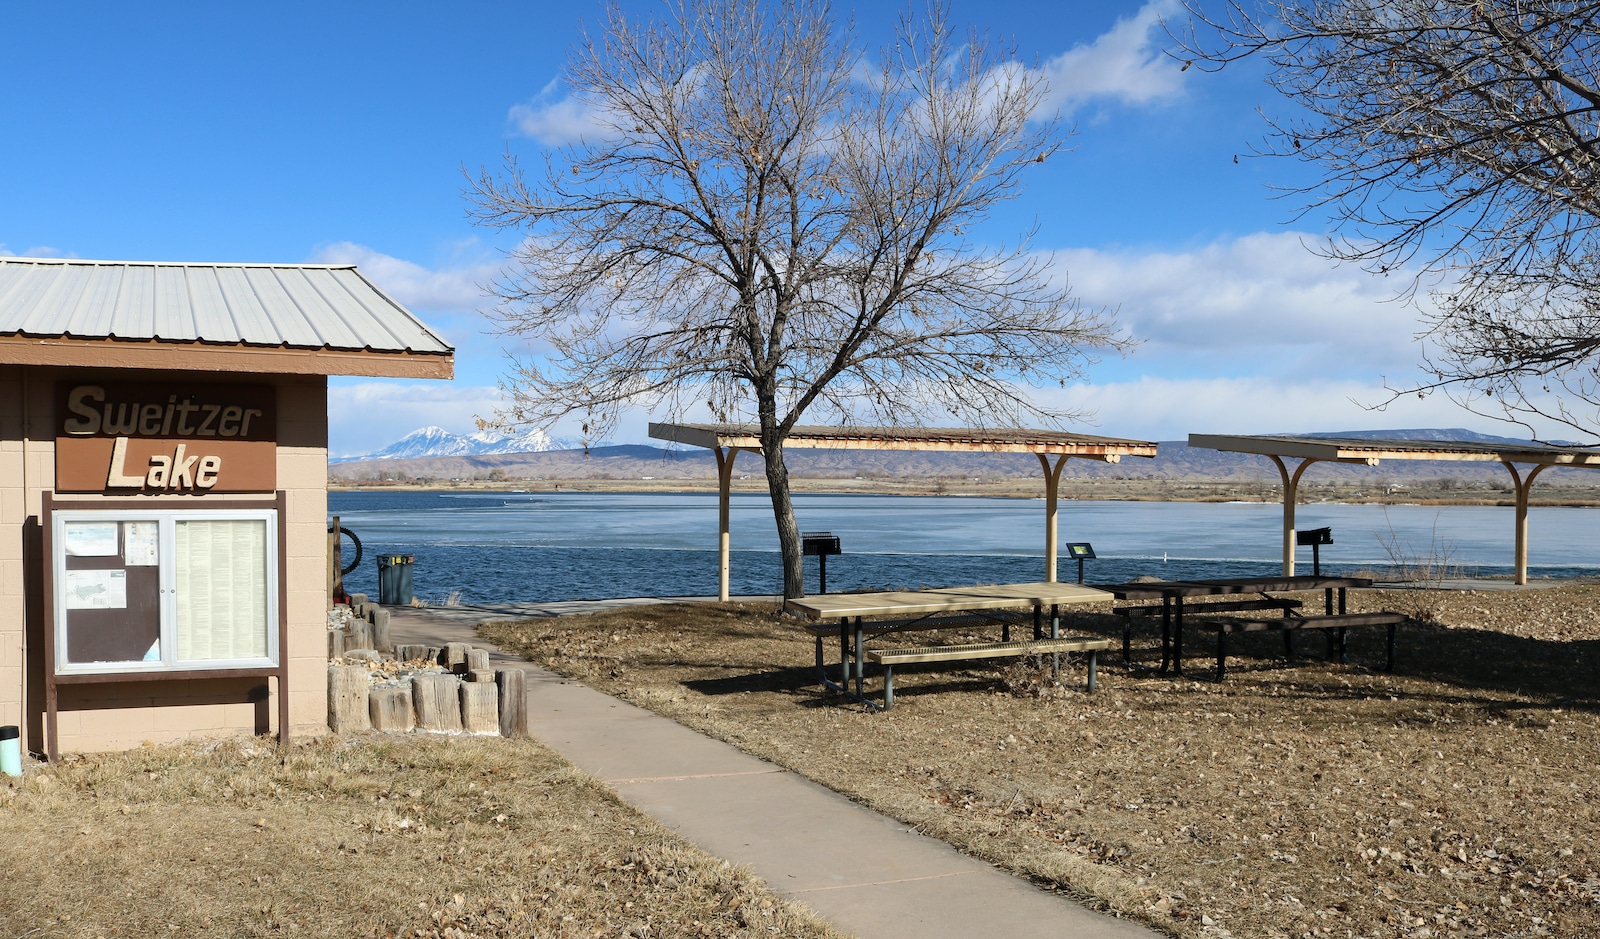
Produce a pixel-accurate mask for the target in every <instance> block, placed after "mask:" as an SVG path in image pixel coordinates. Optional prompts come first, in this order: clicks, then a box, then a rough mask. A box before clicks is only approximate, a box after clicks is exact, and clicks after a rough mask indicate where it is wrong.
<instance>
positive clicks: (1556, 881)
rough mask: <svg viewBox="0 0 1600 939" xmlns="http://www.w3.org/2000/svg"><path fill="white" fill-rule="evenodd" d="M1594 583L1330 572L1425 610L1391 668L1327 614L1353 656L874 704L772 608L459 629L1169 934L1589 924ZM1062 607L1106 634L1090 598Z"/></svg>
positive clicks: (1012, 681)
mask: <svg viewBox="0 0 1600 939" xmlns="http://www.w3.org/2000/svg"><path fill="white" fill-rule="evenodd" d="M1597 599H1600V589H1597V588H1595V587H1591V586H1570V587H1563V588H1559V589H1554V590H1544V591H1527V592H1504V593H1468V592H1449V593H1443V592H1440V593H1429V594H1427V595H1425V596H1418V595H1417V594H1416V593H1414V592H1397V593H1395V594H1388V595H1385V594H1383V593H1376V592H1374V593H1367V594H1361V595H1359V596H1358V595H1357V594H1356V593H1354V592H1353V593H1352V608H1353V610H1359V609H1375V608H1378V607H1382V606H1397V605H1405V606H1409V607H1411V608H1418V609H1421V608H1426V610H1427V611H1428V612H1430V613H1431V615H1433V616H1434V622H1432V623H1430V624H1428V625H1425V626H1421V627H1417V628H1409V629H1404V630H1402V633H1401V637H1400V647H1399V648H1400V652H1399V656H1398V658H1399V668H1398V673H1397V674H1394V675H1388V674H1384V673H1382V672H1377V671H1373V670H1370V669H1368V668H1365V667H1363V666H1362V665H1361V664H1360V663H1369V664H1381V661H1382V642H1381V640H1382V632H1381V630H1373V631H1370V632H1368V633H1358V632H1355V631H1353V632H1352V633H1351V640H1350V646H1351V655H1352V661H1353V662H1354V663H1357V664H1352V665H1336V664H1327V663H1323V662H1320V661H1308V660H1304V659H1302V660H1299V661H1297V662H1296V663H1295V664H1293V665H1289V664H1286V663H1285V662H1284V661H1283V660H1281V659H1280V658H1278V657H1277V655H1278V653H1280V652H1281V649H1282V645H1281V640H1279V639H1278V637H1276V636H1270V635H1260V634H1255V635H1251V636H1247V637H1243V639H1242V640H1236V641H1233V642H1230V652H1235V651H1236V652H1237V653H1238V657H1237V658H1236V659H1235V658H1230V669H1229V677H1228V680H1227V681H1226V682H1225V683H1223V684H1220V685H1218V684H1215V683H1213V682H1211V681H1209V680H1186V679H1174V678H1170V677H1165V676H1159V675H1156V674H1153V673H1151V672H1149V671H1146V670H1142V669H1137V670H1133V671H1130V670H1128V669H1125V668H1123V667H1121V666H1120V665H1119V664H1115V663H1113V664H1112V665H1111V666H1109V667H1105V668H1103V669H1102V675H1101V682H1102V684H1101V690H1100V693H1099V694H1097V695H1093V696H1090V695H1086V694H1084V693H1083V692H1082V691H1081V678H1082V676H1081V671H1080V672H1074V673H1071V674H1069V675H1066V676H1064V677H1063V684H1062V685H1061V686H1056V685H1054V684H1053V683H1051V682H1050V681H1049V680H1048V678H1047V676H1043V677H1042V676H1040V675H1039V674H1037V673H1030V672H1029V671H1028V669H1027V668H1026V667H1018V666H1016V665H1009V666H993V667H985V668H972V669H959V668H952V667H949V666H943V667H932V668H926V669H922V670H918V669H915V668H908V669H904V670H903V672H902V670H900V669H897V670H896V695H895V701H896V706H895V708H894V710H893V711H890V712H888V713H884V714H872V713H867V712H866V711H865V710H864V709H863V708H862V707H861V706H860V705H857V704H852V703H849V702H847V701H843V700H841V699H840V698H839V697H837V696H835V695H829V694H824V693H823V692H821V690H820V689H819V688H818V687H817V686H816V684H815V683H814V677H813V676H814V670H813V668H812V666H811V662H812V656H813V653H812V646H811V642H810V639H809V637H808V636H806V635H805V634H804V633H802V631H800V630H798V629H796V628H795V627H794V626H793V625H791V624H788V623H786V622H784V621H783V620H782V619H781V618H779V617H777V616H776V615H775V614H774V611H773V610H771V609H770V608H768V609H761V608H756V607H749V606H747V607H712V606H676V607H650V608H637V607H636V608H631V609H628V610H621V611H615V612H611V613H605V614H600V615H595V616H590V617H571V618H565V617H564V618H560V619H544V620H538V621H533V622H527V623H518V624H491V625H488V626H486V627H484V628H483V630H482V632H483V634H484V636H485V638H488V639H490V640H491V641H494V642H496V643H499V644H501V645H502V647H505V648H513V649H517V650H520V651H522V652H523V653H524V654H526V655H528V656H529V657H530V658H532V659H534V660H535V661H538V662H541V663H544V664H546V665H548V666H549V667H552V668H555V669H556V670H558V671H561V672H563V673H565V674H568V675H572V676H575V677H578V678H581V679H583V680H585V681H587V682H589V683H590V684H593V685H595V686H596V687H599V688H602V689H605V690H607V691H609V692H611V693H613V694H617V695H619V696H621V697H625V698H627V699H629V700H631V701H634V702H636V703H639V704H641V705H643V706H645V707H649V708H651V709H653V710H655V711H658V712H660V713H662V714H665V715H668V716H670V717H672V718H674V719H676V720H678V721H680V722H682V723H684V724H686V725H689V726H691V727H694V728H697V729H699V730H702V731H704V732H706V733H708V734H711V735H712V736H716V737H719V738H722V739H725V740H728V741H731V742H733V743H735V744H737V745H738V746H740V747H742V748H744V749H746V750H748V751H750V752H752V753H755V754H757V755H760V756H763V757H766V758H768V759H770V760H773V761H774V762H777V763H779V764H781V765H784V766H787V767H789V768H792V769H794V770H796V771H798V772H800V773H803V774H805V775H807V776H809V777H811V778H812V779H815V780H817V781H818V782H820V783H822V784H824V785H827V786H829V787H831V788H834V789H836V790H839V791H841V792H845V793H847V794H849V795H851V796H852V797H854V798H857V799H859V800H861V801H863V802H865V803H867V804H869V805H872V806H874V807H876V808H878V809H879V810H881V811H884V812H886V813H888V814H890V815H893V816H895V817H897V818H900V819H902V820H904V821H906V822H907V823H910V824H913V825H915V826H917V827H918V828H919V829H921V830H922V831H925V832H927V833H929V834H932V835H934V836H936V837H939V838H943V839H945V840H946V841H949V842H950V843H952V844H955V845H957V846H959V847H960V848H962V849H963V850H965V851H968V852H970V853H972V854H974V855H977V856H980V857H984V858H988V859H991V860H993V861H996V862H998V863H1000V864H1002V865H1004V866H1006V867H1009V868H1010V869H1012V870H1015V871H1017V872H1019V873H1022V874H1024V875H1027V876H1029V877H1032V878H1034V879H1036V880H1038V881H1040V882H1043V883H1046V884H1052V885H1059V886H1060V887H1062V888H1063V889H1067V890H1071V891H1074V892H1076V893H1078V894H1080V895H1084V896H1086V897H1088V898H1090V899H1091V902H1093V903H1096V904H1098V905H1100V906H1102V907H1103V908H1107V909H1110V910H1112V911H1114V912H1116V913H1118V914H1119V915H1123V916H1127V917H1130V918H1135V919H1142V920H1144V921H1146V922H1149V923H1152V924H1154V925H1157V926H1159V927H1161V928H1163V929H1166V930H1169V931H1171V932H1172V933H1174V934H1176V935H1179V936H1185V937H1200V936H1214V937H1222V936H1227V935H1232V936H1238V937H1262V939H1267V937H1355V936H1361V937H1370V939H1378V937H1398V936H1408V937H1416V939H1423V937H1430V936H1431V937H1440V936H1541V935H1550V936H1595V935H1600V815H1597V806H1600V802H1597V801H1596V792H1595V769H1594V768H1595V764H1596V761H1597V758H1600V715H1597V703H1600V702H1597V699H1596V694H1597V691H1596V684H1595V681H1594V671H1595V668H1596V666H1597V665H1600V622H1597V621H1596V617H1595V616H1594V608H1595V604H1596V600H1597ZM1069 626H1070V631H1071V632H1075V633H1099V634H1103V635H1120V621H1119V620H1117V619H1116V618H1115V617H1113V616H1111V615H1109V613H1108V612H1104V611H1101V612H1094V611H1091V612H1087V613H1081V614H1077V615H1075V616H1074V617H1073V619H1072V621H1071V622H1070V623H1069ZM918 638H922V639H926V637H914V636H912V637H907V641H915V640H916V639H918ZM940 638H941V639H943V640H946V641H948V640H949V639H951V638H953V637H950V636H947V635H946V636H941V637H940ZM1190 643H1191V645H1190V651H1191V654H1192V653H1193V652H1196V651H1198V652H1200V653H1201V654H1202V655H1204V654H1206V653H1208V652H1209V650H1210V648H1211V645H1210V640H1209V636H1208V635H1207V636H1206V637H1205V638H1200V637H1195V636H1193V635H1191V638H1190ZM1136 645H1137V646H1138V647H1140V648H1141V649H1143V650H1144V652H1145V655H1146V657H1148V655H1149V649H1150V646H1151V642H1150V637H1149V635H1148V634H1146V635H1144V636H1142V637H1140V638H1139V639H1137V640H1136ZM1300 645H1301V646H1303V647H1304V650H1303V651H1316V650H1320V649H1321V647H1322V643H1321V642H1320V641H1317V637H1314V636H1311V637H1306V638H1305V639H1302V640H1301V643H1300ZM832 658H836V652H835V651H834V650H832V649H831V648H830V659H832ZM1206 665H1207V660H1205V659H1204V658H1199V659H1194V660H1192V667H1193V668H1194V670H1195V671H1196V672H1197V674H1196V678H1200V677H1201V676H1202V675H1203V676H1206V677H1207V678H1208V677H1209V674H1210V672H1209V670H1208V669H1207V668H1206ZM879 687H880V683H877V682H873V683H872V684H871V685H869V689H871V690H873V691H876V690H877V689H878V688H879ZM1008 688H1009V689H1012V690H1011V691H1008V690H1007V689H1008Z"/></svg>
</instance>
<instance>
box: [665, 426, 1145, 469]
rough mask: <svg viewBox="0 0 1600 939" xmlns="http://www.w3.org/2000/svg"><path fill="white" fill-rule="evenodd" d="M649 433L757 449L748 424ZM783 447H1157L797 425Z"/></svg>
mask: <svg viewBox="0 0 1600 939" xmlns="http://www.w3.org/2000/svg"><path fill="white" fill-rule="evenodd" d="M650 436H651V437H654V438H655V439H657V440H670V441H673V442H675V443H682V444H687V445H689V446H695V447H708V448H715V447H738V448H739V449H741V450H760V449H761V435H760V432H759V429H758V428H757V427H755V426H754V425H752V424H667V423H661V424H657V423H652V424H651V425H650ZM785 445H786V446H789V447H793V448H795V449H800V450H940V451H966V452H976V453H1055V454H1065V455H1068V456H1080V457H1090V458H1096V459H1104V460H1106V461H1107V462H1116V461H1117V460H1119V459H1121V458H1122V457H1124V456H1143V457H1154V456H1155V455H1156V445H1155V444H1154V443H1153V442H1151V441H1148V440H1132V439H1127V438H1119V437H1097V436H1093V435H1090V434H1074V433H1068V432H1066V431H1057V430H1033V429H1026V428H972V427H815V426H799V427H796V428H794V430H793V432H791V433H790V434H789V436H788V439H787V440H786V441H785Z"/></svg>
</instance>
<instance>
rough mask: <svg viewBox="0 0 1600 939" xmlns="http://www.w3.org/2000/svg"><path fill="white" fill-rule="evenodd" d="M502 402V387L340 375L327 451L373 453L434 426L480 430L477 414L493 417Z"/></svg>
mask: <svg viewBox="0 0 1600 939" xmlns="http://www.w3.org/2000/svg"><path fill="white" fill-rule="evenodd" d="M502 401H503V399H502V397H501V394H500V389H498V388H492V387H490V388H486V387H482V386H474V385H458V384H456V383H454V382H438V381H435V382H409V381H348V382H346V381H338V380H336V381H335V382H333V383H331V384H330V385H329V387H328V452H329V453H330V454H332V455H333V456H356V455H359V454H362V453H371V452H372V451H374V450H379V449H382V448H383V447H386V446H388V445H389V444H391V443H394V442H395V441H396V440H399V439H400V438H401V437H404V436H405V435H406V434H409V433H411V432H412V431H413V430H416V429H417V428H419V427H428V426H430V425H431V426H438V427H443V428H444V429H445V430H448V431H451V432H452V433H457V434H470V433H475V432H476V431H477V429H478V427H477V423H476V422H475V420H474V418H476V417H480V416H481V417H484V418H489V417H493V416H494V409H495V408H496V407H498V406H499V405H500V404H501V403H502Z"/></svg>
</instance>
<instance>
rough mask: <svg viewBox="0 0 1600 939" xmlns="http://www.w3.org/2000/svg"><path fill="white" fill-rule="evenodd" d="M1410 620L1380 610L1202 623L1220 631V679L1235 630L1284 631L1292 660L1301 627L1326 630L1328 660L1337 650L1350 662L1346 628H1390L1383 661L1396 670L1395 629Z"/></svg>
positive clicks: (1387, 668) (1389, 669) (1285, 647)
mask: <svg viewBox="0 0 1600 939" xmlns="http://www.w3.org/2000/svg"><path fill="white" fill-rule="evenodd" d="M1410 621H1411V617H1409V616H1407V615H1406V614H1404V613H1395V612H1392V611H1389V610H1384V611H1381V612H1378V613H1333V614H1325V615H1321V616H1286V617H1283V618H1282V619H1278V618H1272V619H1248V618H1242V617H1231V616H1229V617H1221V618H1218V619H1210V620H1202V621H1201V624H1202V625H1203V626H1204V627H1205V628H1207V629H1211V630H1215V631H1216V634H1217V681H1221V680H1222V678H1223V676H1224V675H1225V674H1226V672H1227V659H1228V636H1229V635H1231V634H1233V633H1244V632H1267V631H1272V632H1282V633H1283V650H1284V656H1285V657H1286V658H1288V659H1290V660H1291V661H1292V660H1293V659H1294V644H1293V640H1292V639H1291V637H1292V636H1293V635H1294V633H1295V632H1297V631H1299V630H1302V629H1324V630H1327V632H1326V633H1324V635H1326V636H1327V637H1328V655H1327V657H1328V660H1329V661H1333V657H1334V654H1335V653H1337V654H1338V656H1339V661H1340V662H1347V661H1349V656H1348V655H1347V654H1346V647H1345V630H1347V629H1350V628H1352V627H1360V626H1384V627H1387V628H1388V633H1389V636H1388V644H1387V645H1388V656H1387V660H1386V662H1385V664H1384V671H1386V672H1392V671H1394V634H1395V629H1396V627H1398V626H1401V625H1403V624H1405V623H1408V622H1410Z"/></svg>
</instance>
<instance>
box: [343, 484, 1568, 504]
mask: <svg viewBox="0 0 1600 939" xmlns="http://www.w3.org/2000/svg"><path fill="white" fill-rule="evenodd" d="M791 484H792V486H793V492H795V493H797V494H807V495H863V496H966V497H980V498H997V499H1043V498H1044V484H1043V480H1042V479H1040V478H1027V477H1022V478H1000V479H946V478H898V479H883V478H858V479H840V478H800V479H792V480H791ZM1372 488H1373V487H1370V486H1365V487H1364V486H1356V485H1350V484H1348V483H1327V484H1322V485H1317V484H1315V483H1302V484H1301V488H1300V499H1299V501H1298V503H1297V504H1298V505H1301V506H1306V505H1314V504H1317V503H1334V504H1340V503H1342V504H1356V505H1374V504H1376V505H1430V506H1451V505H1461V506H1498V507H1505V508H1512V507H1514V506H1515V505H1516V501H1515V497H1514V495H1513V494H1512V492H1511V491H1510V489H1509V487H1505V488H1504V489H1502V488H1500V487H1490V486H1484V485H1481V484H1480V485H1476V486H1474V485H1470V484H1467V485H1459V486H1449V487H1442V486H1430V485H1426V484H1417V485H1411V486H1405V487H1390V491H1388V492H1377V491H1369V490H1372ZM328 489H329V491H331V492H504V493H557V492H577V493H628V494H660V495H669V494H674V493H696V494H703V493H715V492H716V491H717V486H716V481H715V480H712V479H585V478H577V479H507V480H483V479H460V480H426V481H404V482H402V481H390V480H344V479H334V478H330V479H329V480H328ZM732 491H733V492H735V493H739V494H752V493H765V492H766V491H767V487H766V480H765V478H764V477H759V476H755V477H747V478H743V479H736V480H734V481H733V485H732ZM1059 498H1060V499H1061V500H1063V501H1073V502H1077V501H1096V502H1102V501H1103V502H1260V503H1270V504H1277V503H1278V502H1279V501H1280V498H1279V495H1278V487H1277V486H1264V485H1262V484H1260V483H1258V482H1255V481H1251V482H1248V483H1246V482H1229V481H1219V480H1165V479H1162V480H1152V479H1063V480H1062V481H1061V485H1060V490H1059ZM1528 504H1529V505H1530V506H1543V507H1560V508H1592V507H1596V506H1600V486H1589V485H1565V486H1563V485H1551V486H1548V487H1546V488H1544V489H1543V490H1541V489H1538V488H1535V489H1534V490H1533V492H1532V493H1531V494H1530V497H1529V502H1528Z"/></svg>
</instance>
